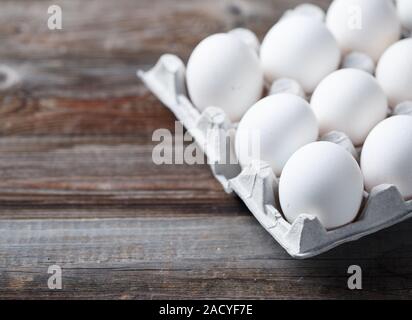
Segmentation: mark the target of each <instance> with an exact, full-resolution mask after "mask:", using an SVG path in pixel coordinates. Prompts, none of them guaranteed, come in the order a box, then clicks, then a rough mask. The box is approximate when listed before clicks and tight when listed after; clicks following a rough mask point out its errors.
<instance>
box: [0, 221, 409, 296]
mask: <svg viewBox="0 0 412 320" xmlns="http://www.w3.org/2000/svg"><path fill="white" fill-rule="evenodd" d="M411 229H412V222H407V223H405V224H403V225H399V226H397V227H395V228H391V229H389V230H386V231H384V232H381V233H379V234H376V235H374V236H371V237H368V238H366V239H364V240H361V241H360V242H358V243H352V244H348V245H345V246H343V247H341V248H338V249H337V250H335V251H333V252H331V253H328V254H326V255H323V256H321V257H319V258H316V259H311V260H307V261H297V260H293V259H291V258H290V257H289V256H288V255H287V254H286V253H285V252H284V251H283V250H282V249H281V248H280V247H279V245H277V244H276V243H275V242H274V241H273V239H271V237H270V236H269V235H267V234H266V233H265V232H264V231H263V230H262V228H261V227H260V226H259V225H258V224H257V223H256V221H255V220H254V219H253V218H252V217H251V216H250V215H240V216H233V215H230V214H226V215H218V216H216V215H197V214H196V213H192V214H187V215H186V216H185V217H165V216H159V217H149V216H148V217H144V218H132V219H101V220H77V219H75V220H72V219H66V220H59V221H56V220H22V221H15V220H3V221H1V222H0V255H1V257H2V259H1V260H0V272H1V277H0V296H2V297H5V298H15V297H25V298H46V297H66V298H147V299H158V298H170V297H174V298H182V299H183V298H304V299H307V298H315V299H328V298H329V299H330V298H340V299H343V298H384V297H385V298H400V299H405V298H408V297H410V294H411V289H412V278H411V276H410V275H411V274H410V270H411V267H412V265H411V264H412V260H411V259H410V250H407V248H408V247H409V248H410V247H411V244H412V243H411V242H412V240H411V238H410V237H407V235H409V234H410V233H411V232H412V230H411ZM405 248H406V250H405ZM395 260H396V262H395ZM354 262H355V263H360V264H361V265H362V267H363V271H364V288H365V289H364V290H362V291H355V292H354V291H350V290H348V289H347V284H346V281H347V274H346V271H347V267H348V266H349V265H350V264H352V263H354ZM52 264H58V265H60V266H61V267H62V269H63V290H62V291H50V290H48V289H47V279H48V276H49V275H48V274H47V268H48V266H50V265H52Z"/></svg>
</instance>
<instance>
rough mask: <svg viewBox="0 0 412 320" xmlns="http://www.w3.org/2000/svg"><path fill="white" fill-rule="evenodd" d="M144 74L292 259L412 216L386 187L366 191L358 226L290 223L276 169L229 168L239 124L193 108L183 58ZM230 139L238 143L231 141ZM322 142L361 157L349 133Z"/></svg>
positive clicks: (306, 219)
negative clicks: (280, 198)
mask: <svg viewBox="0 0 412 320" xmlns="http://www.w3.org/2000/svg"><path fill="white" fill-rule="evenodd" d="M138 76H139V77H140V78H141V79H142V80H143V82H144V83H145V84H146V86H147V87H148V88H149V89H150V90H151V91H152V92H153V93H154V94H155V95H156V96H157V97H158V98H159V99H160V100H161V101H162V103H163V104H164V105H166V106H167V107H168V108H169V109H170V110H171V111H172V112H173V113H174V114H175V116H176V117H177V119H178V120H180V121H181V122H182V123H183V125H184V126H185V127H186V129H187V130H188V131H189V132H190V134H191V135H192V137H193V138H194V139H195V141H196V142H197V143H198V145H199V147H200V148H201V149H202V150H203V152H204V153H205V154H206V156H207V158H208V163H209V164H210V166H211V168H212V171H213V174H214V176H215V177H216V178H217V180H219V182H220V183H221V184H222V186H223V188H224V189H225V191H226V192H227V193H232V192H234V193H236V194H237V195H238V196H239V197H240V198H241V199H242V200H243V202H244V203H245V204H246V206H247V207H248V208H249V210H250V211H251V212H252V213H253V215H254V216H255V217H256V219H257V220H258V221H259V222H260V224H261V225H262V226H263V227H264V228H265V229H266V231H267V232H269V233H270V234H271V236H272V237H273V238H274V239H275V240H276V241H277V242H278V243H279V244H280V245H281V246H282V247H283V248H284V249H285V250H286V251H287V252H288V253H289V254H290V255H291V256H292V257H294V258H300V259H304V258H309V257H313V256H316V255H319V254H321V253H323V252H326V251H328V250H330V249H332V248H334V247H336V246H339V245H341V244H343V243H345V242H349V241H354V240H357V239H359V238H362V237H364V236H366V235H368V234H371V233H374V232H376V231H378V230H381V229H384V228H387V227H390V226H392V225H394V224H397V223H399V222H401V221H403V220H406V219H408V218H411V217H412V201H408V202H405V201H404V200H403V198H402V196H401V195H400V193H399V191H398V190H397V188H396V187H394V186H390V185H382V186H379V187H376V188H375V189H374V190H373V191H372V192H371V193H370V194H369V195H367V194H366V193H365V201H364V205H363V209H362V210H361V213H360V214H359V216H358V217H357V219H356V221H355V222H353V223H351V224H348V225H346V226H344V227H341V228H338V229H335V230H331V231H327V230H326V229H325V228H324V227H323V226H322V224H321V223H320V222H319V220H318V219H317V218H315V217H313V216H311V215H308V214H305V213H302V214H301V215H300V216H299V217H298V219H296V220H295V221H294V222H293V223H292V224H290V223H289V222H288V221H286V220H285V219H284V217H283V216H282V214H281V213H280V210H279V204H278V200H277V187H278V180H277V178H276V177H275V175H274V173H273V171H272V169H271V168H270V166H268V165H267V164H265V163H263V162H260V163H254V164H252V165H250V166H249V167H246V168H244V169H243V170H242V169H241V167H240V166H239V165H238V164H226V163H227V159H228V153H229V154H230V155H231V156H233V155H234V152H233V145H234V144H233V136H234V135H233V132H235V130H236V125H234V124H231V123H230V121H229V120H228V119H227V117H226V115H225V114H224V112H223V111H221V110H220V109H217V108H213V107H211V108H208V109H206V110H205V111H204V112H202V113H200V112H199V111H198V110H197V109H196V108H195V107H194V106H193V105H192V104H191V102H190V101H189V99H188V97H187V95H186V89H185V66H184V64H183V62H182V61H181V60H180V59H179V58H178V57H176V56H174V55H169V54H167V55H164V56H162V57H161V58H160V60H159V61H158V63H157V64H156V65H155V66H154V67H153V68H152V69H151V70H150V71H148V72H143V71H139V72H138ZM401 109H402V110H400V111H399V112H402V113H403V112H405V113H410V112H411V109H410V105H409V106H408V105H407V106H403V107H402V108H401ZM231 132H232V134H230V133H231ZM228 136H231V137H232V140H230V139H227V137H228ZM322 139H323V140H328V141H331V142H334V143H337V144H339V145H341V146H343V147H344V148H346V149H347V150H348V151H349V152H351V153H352V154H353V155H354V156H355V157H357V156H358V153H357V151H356V150H355V148H354V147H353V145H352V143H351V142H350V141H349V139H348V138H347V137H346V136H345V135H343V134H340V133H338V132H332V133H330V134H328V135H327V136H325V137H323V138H322ZM227 150H228V151H227Z"/></svg>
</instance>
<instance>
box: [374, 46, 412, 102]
mask: <svg viewBox="0 0 412 320" xmlns="http://www.w3.org/2000/svg"><path fill="white" fill-rule="evenodd" d="M376 78H377V79H378V82H379V83H380V85H381V86H382V88H383V90H384V91H385V93H386V95H387V97H388V98H389V104H390V106H391V107H392V108H394V107H395V106H396V105H397V104H399V103H402V102H404V101H408V100H412V38H409V39H405V40H401V41H399V42H397V43H395V44H394V45H392V46H391V47H390V48H388V50H386V51H385V53H384V54H383V56H382V58H381V59H380V61H379V63H378V66H377V68H376Z"/></svg>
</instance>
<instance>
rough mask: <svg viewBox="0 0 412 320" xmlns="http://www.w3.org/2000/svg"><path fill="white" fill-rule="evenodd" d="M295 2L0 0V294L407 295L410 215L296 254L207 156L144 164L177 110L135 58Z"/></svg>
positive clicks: (255, 23) (265, 21)
mask: <svg viewBox="0 0 412 320" xmlns="http://www.w3.org/2000/svg"><path fill="white" fill-rule="evenodd" d="M301 2H302V1H298V0H294V1H291V0H263V1H241V0H230V1H222V0H220V1H219V0H209V1H203V0H197V1H194V0H179V1H171V0H150V1H149V0H137V1H132V0H117V1H111V0H99V1H97V0H96V1H83V0H64V1H63V0H54V1H45V0H33V1H23V0H18V1H16V0H13V1H5V0H1V1H0V87H2V88H3V89H2V90H1V91H0V134H1V136H0V298H29V299H33V298H52V299H53V298H87V299H94V298H103V299H107V298H110V299H111V298H120V299H130V298H138V299H141V298H145V299H159V298H182V299H183V298H254V299H261V298H305V299H306V298H314V299H333V298H365V299H366V298H401V299H402V298H411V297H412V221H409V222H404V223H402V224H400V225H398V226H395V227H393V228H390V229H388V230H385V231H383V232H379V233H377V234H375V235H373V236H369V237H367V238H365V239H362V240H360V241H358V242H356V243H350V244H347V245H344V246H342V247H339V248H337V249H335V250H333V251H332V252H329V253H327V254H324V255H322V256H320V257H317V258H314V259H310V260H306V261H297V260H293V259H291V258H290V257H289V256H288V255H287V254H286V253H285V252H284V250H283V249H282V248H281V247H280V246H279V245H278V244H277V243H276V242H275V241H274V240H273V239H272V238H271V237H270V236H269V235H268V234H266V232H265V231H264V230H263V229H262V228H261V227H260V226H259V224H258V223H257V222H256V221H255V219H254V218H253V217H252V215H251V214H250V213H249V212H248V210H247V209H246V208H245V206H244V205H243V204H242V203H241V201H239V199H237V198H235V197H233V196H230V195H226V194H225V193H224V192H223V191H222V189H221V187H220V185H219V184H218V183H217V182H216V181H215V180H214V179H213V177H212V175H211V173H210V170H209V168H208V167H206V166H188V165H174V166H155V165H154V164H153V163H152V160H151V152H152V148H153V145H154V144H153V142H152V140H151V135H152V133H153V131H154V130H156V129H158V128H168V129H171V130H173V128H174V117H173V115H172V114H171V113H170V112H169V111H167V110H166V109H165V108H164V107H163V106H162V105H161V104H160V103H159V102H158V101H157V99H156V98H155V97H154V96H153V95H152V94H150V93H149V92H148V90H147V89H146V88H145V87H144V86H143V85H142V83H141V82H140V81H138V80H137V79H136V77H135V72H136V70H137V69H138V68H143V69H148V68H149V67H150V66H151V65H153V64H154V63H155V62H156V60H157V59H158V58H159V56H160V55H161V54H162V53H165V52H171V53H175V54H178V55H179V56H181V57H182V58H183V59H187V57H188V55H189V54H190V52H191V49H192V48H193V47H194V46H195V45H196V43H198V42H199V41H200V40H201V39H202V38H204V37H205V36H207V35H209V34H211V33H214V32H220V31H226V30H229V29H231V28H234V27H237V26H246V27H249V28H251V29H253V30H254V31H255V32H257V34H258V35H259V36H260V37H262V36H263V35H264V33H265V32H266V31H267V30H268V29H269V27H270V26H271V25H272V24H273V23H274V22H275V21H276V20H277V18H278V17H279V16H280V15H281V13H282V12H283V11H284V10H285V9H287V8H291V7H294V6H295V5H297V4H299V3H301ZM312 2H313V3H317V4H320V5H322V6H323V7H326V6H327V4H328V3H329V1H327V0H318V1H312ZM51 4H59V5H60V6H61V7H62V9H63V30H56V31H50V30H48V28H47V18H48V15H47V8H48V6H49V5H51ZM10 77H11V78H10ZM7 79H9V80H10V79H14V80H15V81H14V84H13V85H10V86H5V87H4V86H2V85H4V83H5V81H7ZM52 264H58V265H60V266H61V267H62V269H63V289H62V290H55V291H51V290H49V289H48V287H47V279H48V277H49V275H48V274H47V268H48V267H49V266H50V265H52ZM352 264H357V265H360V266H361V267H362V269H363V277H364V280H363V287H364V289H363V290H361V291H350V290H348V289H347V278H348V275H347V268H348V266H350V265H352Z"/></svg>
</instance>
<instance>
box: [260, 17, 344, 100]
mask: <svg viewBox="0 0 412 320" xmlns="http://www.w3.org/2000/svg"><path fill="white" fill-rule="evenodd" d="M260 59H261V62H262V66H263V70H264V73H265V77H266V78H267V80H268V81H269V82H273V81H274V80H276V79H279V78H291V79H294V80H296V81H297V82H299V83H300V84H301V85H302V87H303V89H304V90H305V91H306V92H307V93H311V92H313V90H314V89H315V87H316V86H317V85H318V84H319V82H320V81H321V80H322V79H323V78H324V77H325V76H327V75H328V74H329V73H331V72H333V71H334V70H336V69H337V68H338V66H339V62H340V52H339V48H338V45H337V43H336V40H335V39H334V37H333V36H332V34H331V33H330V32H329V30H328V29H327V28H326V27H325V25H324V23H323V22H322V21H319V20H318V19H313V18H311V17H306V16H303V15H298V14H292V15H291V16H288V17H286V18H284V19H281V20H280V21H279V22H278V23H277V24H276V25H275V26H273V28H272V29H271V30H270V31H269V32H268V34H267V35H266V36H265V38H264V40H263V42H262V46H261V50H260Z"/></svg>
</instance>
